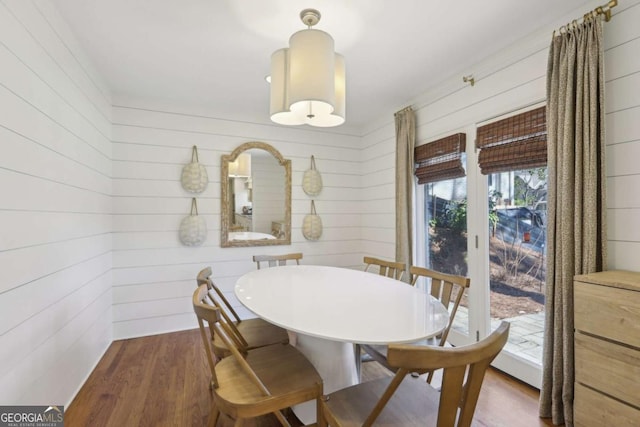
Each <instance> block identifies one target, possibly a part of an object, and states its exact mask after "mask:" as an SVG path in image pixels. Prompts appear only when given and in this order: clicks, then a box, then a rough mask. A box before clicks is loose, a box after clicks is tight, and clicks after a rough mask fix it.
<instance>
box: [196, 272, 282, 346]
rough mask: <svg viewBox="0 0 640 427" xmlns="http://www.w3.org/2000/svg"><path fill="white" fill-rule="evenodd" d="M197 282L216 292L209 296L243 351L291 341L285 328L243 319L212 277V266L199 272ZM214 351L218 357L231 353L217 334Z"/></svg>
mask: <svg viewBox="0 0 640 427" xmlns="http://www.w3.org/2000/svg"><path fill="white" fill-rule="evenodd" d="M197 282H198V286H200V285H206V286H207V289H208V290H209V291H214V292H215V293H212V292H209V293H208V295H207V298H209V301H210V302H211V303H212V304H213V305H214V306H216V307H218V308H220V315H221V317H222V320H223V321H224V322H225V323H227V324H228V325H229V326H228V327H229V330H230V331H231V334H230V338H231V339H233V340H234V341H235V342H236V345H237V346H238V348H239V349H240V351H241V352H247V351H248V350H251V349H254V348H258V347H264V346H266V345H271V344H277V343H280V344H286V343H288V342H289V337H288V334H287V331H286V330H285V329H283V328H280V327H278V326H276V325H272V324H271V323H269V322H267V321H265V320H263V319H260V318H255V319H244V320H242V319H241V318H240V316H238V313H236V311H235V310H234V309H233V307H232V306H231V304H230V303H229V301H228V300H227V298H226V297H225V296H224V294H223V292H222V291H221V290H220V288H218V287H217V286H216V284H215V283H214V282H213V280H212V279H211V267H207V268H204V269H202V270H201V271H200V272H199V273H198V278H197ZM213 351H214V353H215V355H216V357H218V358H223V357H226V356H228V355H229V354H230V351H229V349H228V348H227V347H226V345H225V343H224V342H223V341H222V339H220V338H219V337H218V336H216V335H214V340H213Z"/></svg>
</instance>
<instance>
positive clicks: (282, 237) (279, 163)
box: [221, 142, 291, 247]
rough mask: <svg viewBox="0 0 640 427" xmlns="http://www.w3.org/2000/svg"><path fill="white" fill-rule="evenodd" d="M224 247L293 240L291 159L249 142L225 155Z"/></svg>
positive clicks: (223, 181) (223, 159)
mask: <svg viewBox="0 0 640 427" xmlns="http://www.w3.org/2000/svg"><path fill="white" fill-rule="evenodd" d="M221 169H222V227H221V245H222V246H225V247H227V246H265V245H282V244H290V242H291V227H290V222H291V218H290V217H291V206H290V205H291V162H290V161H289V160H285V159H283V158H282V156H281V155H280V153H279V152H278V151H277V150H276V149H275V148H273V147H271V146H270V145H268V144H265V143H260V142H249V143H246V144H243V145H241V146H240V147H238V148H236V149H235V150H234V151H233V153H231V154H230V155H225V156H222V168H221Z"/></svg>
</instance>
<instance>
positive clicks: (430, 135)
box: [362, 0, 640, 271]
mask: <svg viewBox="0 0 640 427" xmlns="http://www.w3.org/2000/svg"><path fill="white" fill-rule="evenodd" d="M598 4H599V3H598V2H593V6H594V7H595V6H597V5H598ZM586 10H588V8H587V9H586ZM613 12H614V17H613V19H612V21H611V22H608V23H605V24H604V31H605V67H606V115H607V117H606V120H607V136H606V141H607V172H606V173H607V193H608V201H607V207H608V233H609V236H608V241H609V267H610V268H620V269H630V270H635V271H639V270H640V259H639V258H638V257H637V256H636V254H637V253H638V251H640V229H639V228H638V227H636V226H635V224H636V223H637V222H638V218H640V192H639V191H640V190H638V189H640V162H638V161H637V159H638V158H639V154H640V121H639V120H638V117H639V114H640V93H639V92H640V59H639V58H640V56H639V55H638V52H639V51H640V26H638V25H635V22H636V21H637V20H638V19H640V2H638V1H637V0H633V1H622V2H620V5H619V6H618V7H616V8H615V9H614V10H613ZM576 14H577V15H576ZM575 16H580V13H579V11H576V12H575V13H573V14H571V15H570V16H568V17H567V19H568V21H567V20H564V21H563V20H559V21H558V22H556V23H552V24H550V25H548V26H547V27H545V28H543V29H541V30H539V31H537V32H535V33H534V34H531V35H530V36H528V37H526V38H524V39H522V40H519V41H518V42H516V43H515V44H514V45H513V46H511V47H510V48H508V49H505V50H503V51H501V52H499V53H497V54H496V55H493V56H491V57H489V58H486V59H485V60H483V61H481V62H480V63H478V64H476V65H475V66H473V67H470V68H469V69H467V70H461V71H460V72H459V73H458V75H455V76H453V77H451V78H448V79H445V80H443V81H442V82H441V84H438V85H436V87H435V88H434V89H432V90H430V91H428V92H425V93H423V94H420V95H418V96H417V97H416V98H414V99H413V100H409V101H407V102H406V103H405V104H403V105H398V106H397V108H396V110H400V109H401V108H404V107H406V106H409V105H411V106H412V107H413V109H414V110H415V111H416V120H417V142H416V144H417V145H422V144H425V143H428V142H429V141H433V140H435V139H438V138H440V137H443V136H446V135H450V134H452V133H456V132H466V133H470V131H472V130H473V129H474V128H475V125H476V124H477V123H480V122H483V121H486V120H488V119H491V118H492V117H496V116H500V115H504V114H507V113H509V112H511V111H514V110H517V109H520V108H523V107H526V106H529V105H532V104H535V103H538V102H544V99H545V84H546V66H547V55H548V46H549V43H550V39H551V33H552V31H553V29H556V28H559V27H560V26H561V25H563V24H564V23H566V22H569V21H570V20H571V19H573V18H575ZM470 73H473V75H474V76H475V78H476V84H475V86H473V87H471V86H470V85H468V84H465V83H463V82H462V76H463V75H466V74H470ZM393 112H394V111H393V110H389V112H388V114H387V115H386V116H385V117H383V118H381V119H380V120H378V121H376V122H374V123H371V124H370V126H368V128H367V129H365V130H364V132H363V136H362V139H363V142H362V145H363V152H362V157H363V159H364V161H365V163H364V164H363V195H365V198H364V200H363V203H364V210H363V213H362V215H363V241H364V243H365V248H364V251H365V252H366V253H367V254H370V255H377V256H383V257H388V258H393V257H394V252H395V251H394V242H395V237H394V227H395V222H394V218H395V216H394V208H393V204H394V194H395V187H394V174H395V167H394V162H395V155H394V152H395V135H394V133H395V130H394V123H393ZM471 136H473V135H469V137H468V140H469V141H471V142H469V143H468V151H469V150H470V151H473V139H472V138H471ZM474 173H475V172H474V171H468V175H470V177H471V175H473V174H474ZM418 191H423V190H422V187H419V189H418ZM470 197H471V195H470ZM424 263H425V261H422V260H418V261H417V264H424Z"/></svg>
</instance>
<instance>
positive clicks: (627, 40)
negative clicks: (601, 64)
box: [604, 1, 640, 271]
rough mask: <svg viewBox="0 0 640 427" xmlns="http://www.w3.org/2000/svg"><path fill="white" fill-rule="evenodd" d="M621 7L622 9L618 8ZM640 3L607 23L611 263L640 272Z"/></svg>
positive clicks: (628, 4)
mask: <svg viewBox="0 0 640 427" xmlns="http://www.w3.org/2000/svg"><path fill="white" fill-rule="evenodd" d="M617 9H619V10H617ZM639 21H640V2H639V1H621V2H620V5H619V6H618V7H617V8H616V9H614V16H613V19H612V20H611V22H609V23H608V24H606V25H605V33H604V34H605V70H606V71H605V73H606V74H605V75H606V86H605V89H606V112H607V122H606V123H607V124H606V126H607V127H606V132H607V136H606V140H607V171H606V173H607V208H608V210H607V232H608V240H609V268H610V269H626V270H633V271H640V257H638V253H640V228H639V227H638V223H639V222H640V162H639V161H638V159H640V26H639V25H637V22H639Z"/></svg>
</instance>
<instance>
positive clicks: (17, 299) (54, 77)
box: [0, 0, 112, 405]
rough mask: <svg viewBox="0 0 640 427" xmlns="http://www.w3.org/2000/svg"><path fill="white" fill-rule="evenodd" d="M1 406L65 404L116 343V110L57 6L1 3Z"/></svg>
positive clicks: (31, 3) (30, 2)
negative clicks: (113, 121) (113, 186)
mask: <svg viewBox="0 0 640 427" xmlns="http://www.w3.org/2000/svg"><path fill="white" fill-rule="evenodd" d="M0 64H1V65H0V153H1V154H0V272H1V273H0V275H1V277H2V280H1V281H0V402H2V403H3V404H18V403H19V404H40V405H51V404H58V405H66V404H68V403H69V401H70V399H71V398H72V397H73V395H74V394H75V392H76V391H77V390H78V389H79V387H80V386H81V385H82V383H83V382H84V380H85V378H86V377H87V376H88V375H89V373H90V372H91V370H92V369H93V367H94V365H95V364H96V363H97V361H98V360H99V358H100V357H101V356H102V354H103V353H104V351H105V350H106V348H107V346H108V345H109V344H110V343H111V340H112V319H111V299H112V298H111V282H112V278H111V196H110V195H111V141H110V139H111V107H110V106H111V100H110V95H109V92H108V90H107V89H106V88H105V86H104V84H103V83H102V82H101V81H100V78H99V76H97V74H96V73H94V72H93V71H92V69H91V67H90V66H89V64H88V62H87V61H86V59H85V57H84V56H83V54H82V51H81V50H80V49H79V48H78V46H77V45H76V43H75V41H74V39H73V37H72V36H71V35H70V34H69V32H68V29H67V28H66V26H65V24H64V23H63V22H62V20H61V19H60V17H59V16H58V15H57V13H56V11H55V9H54V8H53V7H52V6H51V2H47V1H27V0H25V1H2V2H0Z"/></svg>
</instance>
